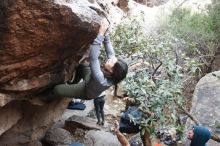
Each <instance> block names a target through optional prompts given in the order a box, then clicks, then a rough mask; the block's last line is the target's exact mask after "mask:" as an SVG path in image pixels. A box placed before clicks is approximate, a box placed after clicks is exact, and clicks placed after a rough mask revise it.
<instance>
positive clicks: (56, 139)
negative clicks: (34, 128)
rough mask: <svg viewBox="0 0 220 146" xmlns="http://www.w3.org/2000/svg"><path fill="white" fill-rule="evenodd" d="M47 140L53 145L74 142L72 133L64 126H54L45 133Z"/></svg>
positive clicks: (57, 145)
mask: <svg viewBox="0 0 220 146" xmlns="http://www.w3.org/2000/svg"><path fill="white" fill-rule="evenodd" d="M44 139H45V142H46V143H48V144H50V145H52V146H59V145H67V146H69V145H70V144H71V143H72V137H71V133H70V132H69V131H67V130H65V129H62V128H52V129H50V130H48V131H47V133H46V135H45V138H44Z"/></svg>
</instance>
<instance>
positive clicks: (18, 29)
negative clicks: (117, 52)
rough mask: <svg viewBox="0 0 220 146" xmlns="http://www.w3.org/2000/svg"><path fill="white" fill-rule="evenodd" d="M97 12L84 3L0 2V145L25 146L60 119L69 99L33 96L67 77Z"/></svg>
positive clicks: (98, 16) (88, 38)
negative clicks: (49, 98)
mask: <svg viewBox="0 0 220 146" xmlns="http://www.w3.org/2000/svg"><path fill="white" fill-rule="evenodd" d="M102 11H103V10H101V7H100V6H99V5H98V4H92V3H90V2H88V1H87V0H80V1H78V0H68V1H67V0H3V1H2V0H1V1H0V56H1V57H0V92H1V93H0V113H1V116H0V123H1V126H0V145H1V146H5V145H7V146H24V145H30V144H31V143H32V142H34V141H38V140H40V139H41V138H42V137H43V136H44V135H45V132H46V131H47V129H48V128H49V127H50V126H51V125H52V124H53V123H54V122H56V121H57V120H59V119H60V117H61V115H62V114H63V112H64V110H65V109H66V107H67V105H68V102H69V100H70V99H60V100H55V101H52V102H43V101H42V100H40V99H39V97H38V95H39V94H35V93H40V92H41V91H43V90H44V89H47V88H48V87H51V86H54V85H55V84H58V83H61V82H63V81H64V80H70V79H72V76H73V72H74V67H75V66H76V65H77V64H78V62H79V60H80V59H81V57H82V56H84V55H85V53H86V52H87V50H88V46H89V44H90V43H91V42H92V41H93V40H94V38H95V37H96V35H97V33H98V29H99V23H100V20H101V19H102V18H103V15H102V14H101V13H100V12H102ZM41 96H42V94H41Z"/></svg>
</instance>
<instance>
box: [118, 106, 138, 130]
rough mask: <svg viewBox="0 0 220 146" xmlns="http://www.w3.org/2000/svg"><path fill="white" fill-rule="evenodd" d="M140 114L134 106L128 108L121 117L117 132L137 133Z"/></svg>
mask: <svg viewBox="0 0 220 146" xmlns="http://www.w3.org/2000/svg"><path fill="white" fill-rule="evenodd" d="M141 117H142V112H141V111H140V109H139V108H138V107H136V106H130V107H129V108H128V110H127V111H126V112H124V113H123V114H122V116H121V119H120V123H119V130H120V131H121V132H122V133H138V132H139V131H140V129H139V125H140V121H141Z"/></svg>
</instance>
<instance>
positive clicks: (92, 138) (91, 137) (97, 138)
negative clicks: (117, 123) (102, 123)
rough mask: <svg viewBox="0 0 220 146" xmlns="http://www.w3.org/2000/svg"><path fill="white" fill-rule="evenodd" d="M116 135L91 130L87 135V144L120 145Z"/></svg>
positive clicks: (96, 145)
mask: <svg viewBox="0 0 220 146" xmlns="http://www.w3.org/2000/svg"><path fill="white" fill-rule="evenodd" d="M120 145H121V144H120V143H119V141H118V139H117V137H116V135H113V134H112V133H110V132H105V131H95V130H90V131H89V132H88V133H87V134H86V135H85V146H120Z"/></svg>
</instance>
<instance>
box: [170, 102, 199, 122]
mask: <svg viewBox="0 0 220 146" xmlns="http://www.w3.org/2000/svg"><path fill="white" fill-rule="evenodd" d="M174 102H175V104H176V105H177V106H178V108H179V109H180V110H181V111H183V112H184V113H185V114H186V115H187V116H188V117H189V118H190V119H191V120H192V121H194V122H195V124H196V125H199V124H200V122H199V121H198V120H197V119H196V118H195V117H193V116H192V114H190V113H189V112H188V111H187V110H186V109H185V108H183V107H182V106H181V105H180V104H179V103H177V101H176V100H174Z"/></svg>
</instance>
